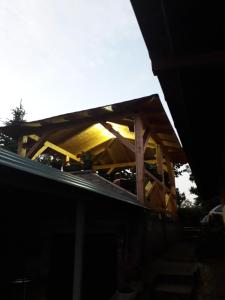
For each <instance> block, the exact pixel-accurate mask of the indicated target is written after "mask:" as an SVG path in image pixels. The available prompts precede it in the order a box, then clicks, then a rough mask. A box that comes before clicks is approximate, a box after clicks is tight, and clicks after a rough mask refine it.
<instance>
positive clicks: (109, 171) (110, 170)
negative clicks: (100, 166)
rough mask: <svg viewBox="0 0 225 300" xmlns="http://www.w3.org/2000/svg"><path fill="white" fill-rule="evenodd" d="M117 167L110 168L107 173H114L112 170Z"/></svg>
mask: <svg viewBox="0 0 225 300" xmlns="http://www.w3.org/2000/svg"><path fill="white" fill-rule="evenodd" d="M114 169H115V168H110V169H109V170H108V171H107V173H106V174H111V173H112V171H113V170H114Z"/></svg>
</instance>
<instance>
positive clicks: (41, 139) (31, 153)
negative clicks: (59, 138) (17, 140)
mask: <svg viewBox="0 0 225 300" xmlns="http://www.w3.org/2000/svg"><path fill="white" fill-rule="evenodd" d="M48 135H49V133H45V134H43V135H42V136H41V137H39V139H38V141H36V143H35V144H34V145H33V146H32V147H31V148H30V150H29V151H28V152H27V155H26V156H27V157H29V158H31V157H33V156H34V154H35V153H36V152H37V151H38V150H39V149H40V148H41V147H42V146H43V145H44V142H45V141H46V139H47V137H48Z"/></svg>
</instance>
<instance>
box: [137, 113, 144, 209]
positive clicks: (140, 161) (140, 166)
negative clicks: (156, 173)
mask: <svg viewBox="0 0 225 300" xmlns="http://www.w3.org/2000/svg"><path fill="white" fill-rule="evenodd" d="M134 130H135V158H136V189H137V199H138V201H140V202H141V203H143V204H144V202H145V193H144V144H143V134H142V132H143V123H142V120H141V117H140V116H138V117H136V118H135V120H134Z"/></svg>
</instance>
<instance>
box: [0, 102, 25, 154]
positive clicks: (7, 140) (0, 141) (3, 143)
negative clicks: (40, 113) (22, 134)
mask: <svg viewBox="0 0 225 300" xmlns="http://www.w3.org/2000/svg"><path fill="white" fill-rule="evenodd" d="M25 114H26V112H25V109H24V107H23V105H22V100H21V101H20V105H19V106H18V107H15V108H13V109H12V111H11V118H10V119H8V120H6V121H4V122H3V124H4V125H5V126H19V125H20V124H21V123H23V122H25V120H24V117H25ZM17 145H18V139H17V138H13V137H10V136H8V135H6V134H4V133H2V132H0V147H1V148H4V149H7V150H10V151H12V152H15V153H17Z"/></svg>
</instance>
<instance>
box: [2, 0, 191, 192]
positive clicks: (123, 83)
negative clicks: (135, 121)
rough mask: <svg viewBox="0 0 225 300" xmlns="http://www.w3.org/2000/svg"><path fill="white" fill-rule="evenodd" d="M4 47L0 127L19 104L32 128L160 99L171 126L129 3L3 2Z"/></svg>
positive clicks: (119, 0)
mask: <svg viewBox="0 0 225 300" xmlns="http://www.w3.org/2000/svg"><path fill="white" fill-rule="evenodd" d="M0 45H1V47H0V66H1V68H0V82H1V88H0V103H1V106H0V121H4V120H6V119H7V118H8V117H9V116H10V112H11V109H12V108H15V107H16V106H18V105H19V103H20V100H21V99H22V103H23V106H24V108H25V110H26V113H27V115H26V120H27V121H31V120H37V119H43V118H46V117H50V116H54V115H59V114H64V113H68V112H73V111H79V110H82V109H87V108H91V107H98V106H102V105H107V104H112V103H115V102H122V101H125V100H131V99H135V98H139V97H143V96H147V95H151V94H155V93H157V94H159V96H160V99H161V101H162V103H163V106H164V108H165V110H166V112H167V115H168V117H169V119H170V121H171V123H172V125H173V121H172V117H171V115H170V113H169V110H168V106H167V104H166V102H165V100H164V97H163V93H162V90H161V87H160V84H159V82H158V79H157V77H155V76H154V75H153V73H152V69H151V61H150V58H149V55H148V51H147V48H146V46H145V43H144V40H143V38H142V35H141V32H140V29H139V26H138V24H137V21H136V18H135V15H134V12H133V9H132V6H131V4H130V1H129V0H86V1H84V0H63V1H62V0H1V1H0ZM183 181H184V182H183ZM178 185H179V188H180V190H181V191H184V192H185V193H187V194H188V188H189V185H190V183H189V182H188V180H186V179H185V178H184V177H183V179H182V178H180V179H179V181H178Z"/></svg>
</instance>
